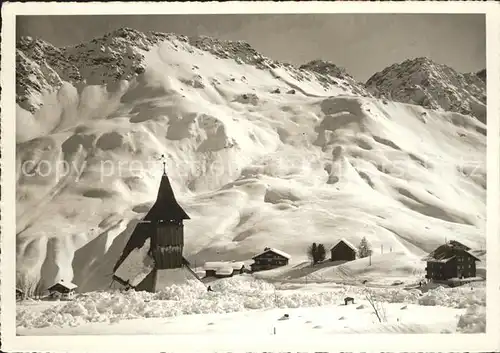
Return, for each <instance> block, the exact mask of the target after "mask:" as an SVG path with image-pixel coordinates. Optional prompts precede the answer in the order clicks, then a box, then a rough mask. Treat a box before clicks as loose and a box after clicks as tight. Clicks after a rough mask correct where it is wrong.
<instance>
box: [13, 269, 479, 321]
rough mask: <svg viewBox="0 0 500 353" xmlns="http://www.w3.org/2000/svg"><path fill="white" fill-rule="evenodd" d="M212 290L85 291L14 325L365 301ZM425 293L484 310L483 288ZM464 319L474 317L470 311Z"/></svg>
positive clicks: (361, 297)
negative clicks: (150, 291) (72, 299)
mask: <svg viewBox="0 0 500 353" xmlns="http://www.w3.org/2000/svg"><path fill="white" fill-rule="evenodd" d="M212 288H213V290H214V291H212V292H207V290H206V288H205V286H204V285H203V284H201V283H200V282H199V281H191V282H189V283H186V284H183V285H172V286H170V287H168V288H165V289H164V290H162V291H160V292H157V293H149V292H135V291H134V290H130V291H126V292H119V291H112V292H92V293H86V294H82V295H79V296H77V297H76V298H75V300H74V301H71V302H64V304H59V305H53V306H51V307H49V308H48V309H46V310H42V311H34V310H31V308H30V306H26V307H23V306H22V305H20V306H18V307H17V316H16V320H17V326H18V327H24V328H42V327H49V326H52V325H56V326H77V325H81V324H83V323H89V322H117V321H119V320H126V319H137V318H154V317H156V318H161V317H171V316H179V315H189V314H208V313H215V314H216V313H232V312H239V311H246V310H256V309H259V310H260V309H271V308H282V309H284V308H305V307H320V306H325V305H339V304H340V303H343V298H344V297H345V295H346V294H348V295H350V296H352V297H354V298H356V300H357V301H361V302H364V301H365V299H366V293H367V292H366V289H364V288H362V287H348V286H342V287H339V288H334V289H331V290H327V291H317V292H315V291H312V292H311V291H303V290H299V291H297V290H295V291H289V290H278V289H276V287H274V286H272V285H270V284H269V283H266V282H264V281H260V280H255V279H252V278H251V277H250V276H242V278H228V279H222V280H220V281H218V282H214V283H213V285H212ZM469 291H470V289H469ZM418 292H419V291H406V290H404V289H394V288H390V289H387V288H373V289H371V290H370V293H371V294H372V296H373V298H374V299H375V300H376V301H378V302H381V303H382V302H386V303H399V302H401V301H400V300H402V298H403V297H404V302H405V303H408V304H418V298H419V296H418V294H417V293H418ZM429 293H430V294H429V295H432V296H433V298H435V300H436V303H438V305H440V306H447V307H452V308H464V307H469V306H471V307H476V306H478V307H480V306H483V307H484V306H485V288H476V289H474V290H472V291H470V293H468V294H467V291H466V290H465V289H463V288H459V289H457V288H455V289H435V290H430V291H429ZM363 305H364V306H366V307H369V304H368V302H364V304H363ZM464 305H465V306H464ZM353 308H354V307H353ZM480 310H481V309H479V308H478V309H477V311H480ZM474 313H475V312H474ZM468 315H469V316H471V315H475V314H473V313H472V312H469V314H468ZM463 320H466V321H463V323H462V324H460V325H462V326H463V327H464V328H465V327H466V326H468V325H470V320H471V319H469V318H464V319H463Z"/></svg>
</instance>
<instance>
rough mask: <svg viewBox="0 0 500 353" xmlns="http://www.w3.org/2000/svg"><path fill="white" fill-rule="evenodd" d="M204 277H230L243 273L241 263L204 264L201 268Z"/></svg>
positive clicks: (243, 265)
mask: <svg viewBox="0 0 500 353" xmlns="http://www.w3.org/2000/svg"><path fill="white" fill-rule="evenodd" d="M203 268H204V270H205V277H217V278H223V277H232V276H234V275H237V274H242V273H243V272H244V271H245V264H244V263H243V262H236V261H233V262H206V263H205V265H204V266H203Z"/></svg>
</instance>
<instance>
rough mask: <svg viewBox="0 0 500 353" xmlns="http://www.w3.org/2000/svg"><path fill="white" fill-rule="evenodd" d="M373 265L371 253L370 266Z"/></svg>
mask: <svg viewBox="0 0 500 353" xmlns="http://www.w3.org/2000/svg"><path fill="white" fill-rule="evenodd" d="M371 265H372V253H370V264H369V265H368V266H371Z"/></svg>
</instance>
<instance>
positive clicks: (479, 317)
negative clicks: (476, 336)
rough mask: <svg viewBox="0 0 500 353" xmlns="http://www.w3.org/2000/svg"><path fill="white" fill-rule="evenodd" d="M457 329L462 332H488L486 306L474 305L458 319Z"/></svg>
mask: <svg viewBox="0 0 500 353" xmlns="http://www.w3.org/2000/svg"><path fill="white" fill-rule="evenodd" d="M457 329H458V331H459V332H461V333H482V332H486V306H481V305H472V306H470V307H468V308H467V311H466V312H465V314H464V315H461V316H460V319H459V320H458V325H457Z"/></svg>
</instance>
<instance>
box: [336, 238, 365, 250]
mask: <svg viewBox="0 0 500 353" xmlns="http://www.w3.org/2000/svg"><path fill="white" fill-rule="evenodd" d="M340 243H344V244H345V245H347V246H348V247H350V248H351V249H352V250H354V251H358V249H357V248H356V247H355V246H354V245H352V243H351V242H350V241H348V240H346V239H345V238H341V239H340V240H339V241H338V242H337V243H336V244H335V245H334V246H332V247H331V248H330V250H332V249H333V248H334V247H336V246H337V245H339V244H340Z"/></svg>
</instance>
